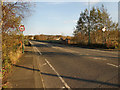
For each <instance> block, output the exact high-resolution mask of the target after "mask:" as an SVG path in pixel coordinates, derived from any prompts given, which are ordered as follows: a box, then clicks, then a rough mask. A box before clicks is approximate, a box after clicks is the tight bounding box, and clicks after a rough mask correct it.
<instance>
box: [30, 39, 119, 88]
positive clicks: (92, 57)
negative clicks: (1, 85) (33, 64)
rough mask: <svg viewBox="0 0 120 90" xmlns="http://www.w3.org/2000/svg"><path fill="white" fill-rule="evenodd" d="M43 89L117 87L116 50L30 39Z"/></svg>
mask: <svg viewBox="0 0 120 90" xmlns="http://www.w3.org/2000/svg"><path fill="white" fill-rule="evenodd" d="M30 42H31V43H32V46H33V48H34V51H35V52H36V53H38V55H39V59H38V61H37V63H38V67H39V69H40V72H41V77H42V82H43V86H44V88H69V89H71V88H106V87H107V88H117V87H118V86H119V85H118V68H119V65H118V58H119V57H118V52H111V51H101V50H96V49H87V48H79V47H70V46H65V45H60V44H50V43H45V42H38V41H30Z"/></svg>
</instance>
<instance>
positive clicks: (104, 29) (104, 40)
mask: <svg viewBox="0 0 120 90" xmlns="http://www.w3.org/2000/svg"><path fill="white" fill-rule="evenodd" d="M102 31H103V45H104V44H105V42H106V39H105V37H104V32H105V31H106V27H104V28H103V29H102Z"/></svg>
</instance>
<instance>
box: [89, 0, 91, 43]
mask: <svg viewBox="0 0 120 90" xmlns="http://www.w3.org/2000/svg"><path fill="white" fill-rule="evenodd" d="M88 13H89V18H88V34H89V39H88V45H90V43H91V42H90V1H88Z"/></svg>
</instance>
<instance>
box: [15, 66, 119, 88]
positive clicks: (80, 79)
mask: <svg viewBox="0 0 120 90" xmlns="http://www.w3.org/2000/svg"><path fill="white" fill-rule="evenodd" d="M13 66H15V67H19V68H23V69H28V70H33V71H40V70H39V69H33V68H29V67H25V66H20V65H15V64H13ZM41 74H42V75H47V76H53V77H58V75H56V74H50V73H44V72H41ZM60 76H61V77H62V78H66V79H72V80H77V81H83V82H90V83H96V84H101V85H108V86H114V87H120V85H119V84H114V83H109V82H102V81H96V80H88V79H83V78H76V77H70V76H63V75H60Z"/></svg>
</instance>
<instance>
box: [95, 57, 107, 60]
mask: <svg viewBox="0 0 120 90" xmlns="http://www.w3.org/2000/svg"><path fill="white" fill-rule="evenodd" d="M93 59H100V60H107V59H105V58H98V57H95V58H93Z"/></svg>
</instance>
